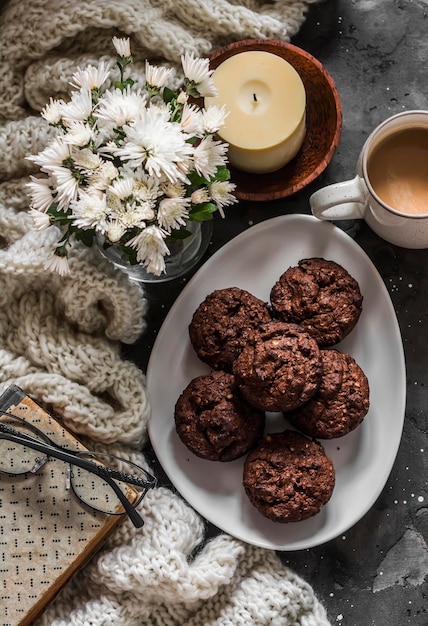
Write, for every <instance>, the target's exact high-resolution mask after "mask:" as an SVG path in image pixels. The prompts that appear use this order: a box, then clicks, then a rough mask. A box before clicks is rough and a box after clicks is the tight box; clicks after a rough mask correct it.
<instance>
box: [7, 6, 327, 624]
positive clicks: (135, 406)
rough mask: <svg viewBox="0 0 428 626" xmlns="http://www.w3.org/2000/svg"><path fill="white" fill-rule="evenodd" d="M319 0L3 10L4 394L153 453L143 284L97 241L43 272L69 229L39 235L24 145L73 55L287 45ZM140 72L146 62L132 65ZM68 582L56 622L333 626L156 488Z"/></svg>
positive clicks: (129, 453) (294, 579) (100, 436)
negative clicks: (13, 389)
mask: <svg viewBox="0 0 428 626" xmlns="http://www.w3.org/2000/svg"><path fill="white" fill-rule="evenodd" d="M313 1H316V0H265V1H264V2H263V1H262V0H74V2H70V0H10V1H9V2H8V3H6V6H5V7H4V8H3V12H2V13H1V14H0V180H1V181H2V182H1V184H0V285H1V287H0V392H1V391H3V390H4V389H5V388H6V387H7V386H8V385H10V384H11V383H16V384H18V385H19V386H20V387H22V388H23V389H24V390H26V391H27V392H28V393H29V394H30V395H32V396H33V397H35V398H36V399H38V400H42V401H44V402H47V403H49V404H51V405H52V407H53V408H54V410H55V411H56V412H57V413H58V414H59V415H60V416H61V417H62V419H63V420H64V422H65V424H66V425H67V426H68V427H69V428H70V429H71V430H73V431H74V432H76V433H77V434H78V435H79V436H81V437H82V438H83V439H84V441H85V443H86V444H87V445H89V446H90V447H92V448H98V449H101V450H108V451H109V452H110V453H112V454H118V455H121V456H126V457H128V458H130V459H132V460H134V461H137V462H139V463H141V464H143V465H144V464H145V459H144V458H142V454H141V452H140V449H141V446H142V444H143V443H144V441H145V440H146V437H147V434H146V427H147V421H148V419H149V406H148V402H147V398H146V392H145V379H144V375H143V373H142V372H141V371H139V369H138V368H137V367H136V366H135V365H134V364H132V363H130V362H127V361H125V360H124V359H123V358H122V356H121V351H120V343H121V342H128V343H131V342H134V341H135V340H136V339H137V338H138V337H139V336H140V335H141V334H142V333H143V331H144V327H145V314H146V310H147V301H146V299H145V296H144V292H143V291H142V290H141V289H140V288H139V287H138V286H137V285H135V284H131V283H129V282H128V279H127V278H126V277H125V276H123V275H122V274H120V273H117V271H116V270H113V269H112V267H111V266H110V265H108V264H107V263H106V262H104V261H101V260H100V259H98V258H97V257H96V256H95V254H94V253H93V252H92V251H91V250H88V249H81V248H77V247H76V248H75V249H74V251H73V254H72V256H71V274H70V275H69V276H68V277H66V278H61V279H60V278H59V277H57V276H53V275H46V273H45V272H44V271H43V264H44V261H45V259H46V258H47V255H48V251H49V249H50V247H51V246H52V245H53V243H54V242H55V241H56V238H57V233H55V232H51V231H44V232H43V233H40V232H36V231H33V230H32V229H31V223H30V219H29V215H28V213H27V211H26V209H27V207H28V198H27V196H26V192H25V187H24V183H25V182H27V181H28V175H29V173H30V171H31V163H30V162H28V161H25V160H24V159H25V156H26V155H28V154H35V153H37V152H38V151H40V150H41V149H42V148H43V147H44V145H45V144H46V142H47V140H48V138H49V136H50V134H51V132H52V131H51V130H50V128H49V127H48V126H47V124H46V122H45V121H44V120H43V119H42V118H41V117H40V116H39V111H40V109H41V108H42V107H43V106H44V105H45V104H46V103H47V102H48V100H49V97H50V96H52V97H54V98H57V97H67V93H68V91H69V85H68V81H69V79H70V77H71V74H72V73H73V72H74V71H75V69H76V66H77V65H80V66H81V67H84V66H85V64H87V63H97V61H98V60H100V59H101V58H103V59H104V60H106V61H107V62H110V63H112V64H113V63H114V60H113V58H112V57H111V52H112V46H111V37H112V35H113V34H116V35H119V36H125V35H129V36H130V37H131V40H132V49H133V53H134V58H135V59H137V60H138V59H140V60H141V62H140V63H136V67H135V71H137V72H138V71H140V70H141V68H142V67H143V60H144V59H145V58H148V59H155V60H156V62H165V63H169V64H172V65H173V66H176V65H177V66H178V60H179V58H180V55H181V54H182V53H184V52H185V51H192V52H194V53H195V54H197V55H206V54H208V53H209V52H210V51H211V49H213V48H215V47H218V46H219V45H221V44H224V43H226V42H228V41H233V40H238V39H243V38H253V37H266V38H276V39H283V40H288V39H289V38H290V37H291V36H292V35H293V34H295V33H296V32H297V30H298V29H299V27H300V25H301V24H302V22H303V19H304V15H305V10H306V9H307V5H308V4H309V2H313ZM134 73H135V72H134ZM140 510H141V513H142V515H143V517H144V518H145V522H146V523H145V526H144V527H143V528H142V529H139V530H136V529H135V528H134V527H133V526H132V524H131V523H130V522H129V521H125V523H124V524H123V526H121V527H120V529H119V530H117V531H116V532H115V534H114V535H113V536H112V537H111V538H110V540H109V542H108V544H107V545H106V546H105V548H104V549H103V551H102V552H101V553H99V555H97V557H95V558H94V559H93V560H92V561H91V563H90V564H89V565H88V566H87V567H86V568H85V569H84V570H82V571H80V572H79V574H78V575H77V576H76V577H75V578H74V579H73V580H72V581H71V582H70V583H69V584H68V585H67V586H66V587H65V588H64V589H63V591H62V592H61V594H60V595H59V596H58V597H57V598H56V600H55V601H54V602H53V603H52V604H51V605H50V607H49V608H48V609H47V610H46V612H45V613H44V615H43V616H42V617H41V618H40V620H39V622H38V625H39V626H40V625H43V626H48V625H49V626H66V625H69V626H71V625H73V626H86V625H88V626H89V625H91V626H101V625H107V624H109V625H112V626H121V625H122V626H134V625H135V626H143V625H147V626H151V625H154V624H157V625H172V624H177V625H178V624H182V625H186V626H214V625H218V626H220V625H223V626H226V625H230V626H238V625H240V624H242V625H245V626H249V625H251V624H255V625H267V624H270V625H276V626H280V625H281V626H282V625H284V626H285V625H294V626H297V625H300V626H327V625H328V620H327V617H326V613H325V610H324V608H323V606H322V605H321V604H320V603H319V602H318V600H317V598H316V597H315V595H314V593H313V590H312V589H311V587H310V586H309V585H308V584H306V583H305V582H304V581H303V580H301V579H300V578H299V577H298V576H296V575H295V574H294V573H293V572H292V571H290V570H289V569H288V568H286V567H285V566H284V565H282V564H281V562H280V560H279V559H278V557H277V556H276V555H275V553H274V552H272V551H268V550H263V549H259V548H256V547H253V546H249V545H246V544H244V543H242V542H240V541H238V540H236V539H234V538H232V537H230V536H227V535H225V534H220V535H219V536H217V537H216V538H214V539H211V540H210V541H206V540H205V537H204V522H203V520H202V519H201V518H200V517H199V516H198V515H197V514H196V513H195V512H194V511H193V510H192V509H191V508H190V507H189V506H188V505H187V504H186V503H185V502H184V501H183V500H182V499H181V498H180V497H178V496H176V495H175V494H173V493H172V492H170V491H169V490H167V489H166V488H163V487H159V488H157V489H155V490H152V491H151V492H149V494H148V495H147V496H146V498H145V500H143V502H142V503H141V505H140Z"/></svg>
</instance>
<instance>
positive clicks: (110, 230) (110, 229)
mask: <svg viewBox="0 0 428 626" xmlns="http://www.w3.org/2000/svg"><path fill="white" fill-rule="evenodd" d="M125 233H126V228H125V226H124V225H123V224H121V222H120V221H119V220H116V219H113V220H110V221H109V222H107V226H106V229H105V231H104V235H105V236H106V237H107V239H108V240H109V241H110V242H111V243H117V242H118V241H120V239H121V238H122V237H123V235H124V234H125Z"/></svg>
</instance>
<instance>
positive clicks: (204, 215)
mask: <svg viewBox="0 0 428 626" xmlns="http://www.w3.org/2000/svg"><path fill="white" fill-rule="evenodd" d="M216 211H217V205H216V204H214V203H213V202H203V203H202V204H197V205H196V206H194V207H193V208H192V210H191V211H190V213H189V219H191V220H192V221H193V222H205V221H207V220H212V214H213V213H215V212H216Z"/></svg>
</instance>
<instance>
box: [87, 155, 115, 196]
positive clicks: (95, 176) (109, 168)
mask: <svg viewBox="0 0 428 626" xmlns="http://www.w3.org/2000/svg"><path fill="white" fill-rule="evenodd" d="M117 176H119V170H118V169H117V167H115V166H114V165H113V163H112V162H111V161H104V162H103V163H102V164H101V166H100V167H99V168H98V169H96V170H94V171H93V172H91V173H90V176H89V180H90V183H91V185H92V186H93V187H96V188H97V189H99V190H100V191H102V190H106V189H107V188H108V187H109V186H110V185H111V183H112V181H113V180H114V179H115V178H117Z"/></svg>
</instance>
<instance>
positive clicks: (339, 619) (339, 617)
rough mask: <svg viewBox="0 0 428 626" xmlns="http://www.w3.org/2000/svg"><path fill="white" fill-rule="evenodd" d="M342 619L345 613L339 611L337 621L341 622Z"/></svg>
mask: <svg viewBox="0 0 428 626" xmlns="http://www.w3.org/2000/svg"><path fill="white" fill-rule="evenodd" d="M342 620H343V615H342V613H339V615H338V616H337V617H336V621H337V622H341V621H342Z"/></svg>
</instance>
